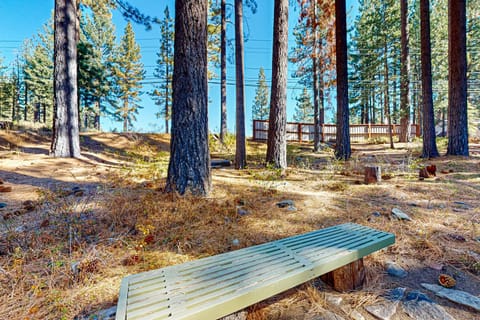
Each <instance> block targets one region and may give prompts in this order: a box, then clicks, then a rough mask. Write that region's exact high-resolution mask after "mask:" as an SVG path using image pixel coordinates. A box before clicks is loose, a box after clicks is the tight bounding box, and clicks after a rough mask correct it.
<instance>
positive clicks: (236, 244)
mask: <svg viewBox="0 0 480 320" xmlns="http://www.w3.org/2000/svg"><path fill="white" fill-rule="evenodd" d="M232 245H233V246H235V247H238V246H239V245H240V241H239V240H238V239H233V240H232Z"/></svg>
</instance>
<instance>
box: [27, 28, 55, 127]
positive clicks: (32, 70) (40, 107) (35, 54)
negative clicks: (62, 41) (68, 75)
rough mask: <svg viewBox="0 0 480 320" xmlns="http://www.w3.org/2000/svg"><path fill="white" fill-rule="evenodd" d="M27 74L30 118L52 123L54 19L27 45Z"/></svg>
mask: <svg viewBox="0 0 480 320" xmlns="http://www.w3.org/2000/svg"><path fill="white" fill-rule="evenodd" d="M23 58H24V60H25V66H24V77H25V85H26V91H27V92H26V97H27V98H26V100H27V101H26V102H25V106H24V108H26V114H27V120H30V121H33V122H43V123H44V124H45V125H46V126H48V127H50V126H51V125H52V121H53V120H52V119H53V21H52V20H50V21H49V22H48V23H47V24H45V25H44V26H43V29H42V32H41V33H39V34H38V35H37V36H36V37H34V38H33V39H32V40H30V41H29V42H28V43H27V44H26V45H25V50H24V54H23Z"/></svg>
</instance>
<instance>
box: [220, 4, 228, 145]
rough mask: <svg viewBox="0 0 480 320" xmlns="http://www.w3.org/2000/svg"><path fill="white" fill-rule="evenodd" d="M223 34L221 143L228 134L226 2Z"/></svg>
mask: <svg viewBox="0 0 480 320" xmlns="http://www.w3.org/2000/svg"><path fill="white" fill-rule="evenodd" d="M221 1H222V2H221V4H220V15H221V19H222V21H221V32H220V104H221V106H220V141H221V142H222V143H224V142H225V135H226V134H227V13H226V6H227V4H226V2H227V1H226V0H221Z"/></svg>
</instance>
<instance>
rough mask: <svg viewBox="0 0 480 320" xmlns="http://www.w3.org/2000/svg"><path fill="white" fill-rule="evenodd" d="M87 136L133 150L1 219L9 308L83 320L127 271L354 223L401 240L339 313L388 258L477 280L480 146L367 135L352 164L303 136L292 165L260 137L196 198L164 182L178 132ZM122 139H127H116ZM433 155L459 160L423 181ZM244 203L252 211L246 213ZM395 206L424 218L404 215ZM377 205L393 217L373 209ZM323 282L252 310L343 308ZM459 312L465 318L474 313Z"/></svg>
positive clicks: (367, 296)
mask: <svg viewBox="0 0 480 320" xmlns="http://www.w3.org/2000/svg"><path fill="white" fill-rule="evenodd" d="M84 139H85V140H88V141H90V144H89V146H90V147H91V148H90V151H92V149H94V151H92V152H94V153H96V154H100V153H103V152H104V151H105V153H108V155H109V156H110V157H111V158H112V159H115V158H116V159H120V160H123V161H126V160H128V162H123V164H119V165H117V166H115V167H114V168H111V169H110V170H109V171H106V172H105V173H104V174H102V176H101V178H102V183H100V184H98V187H97V189H96V190H91V192H89V193H88V194H86V195H83V196H80V197H76V196H74V195H71V194H69V190H68V189H67V190H61V189H60V190H59V189H57V190H43V191H42V192H41V194H40V198H39V201H38V204H37V205H36V208H35V210H34V211H33V212H30V213H26V214H24V215H22V216H19V217H13V218H11V219H7V220H2V221H3V222H2V221H0V222H2V223H3V226H2V228H0V230H1V232H0V283H1V286H0V305H1V306H2V307H1V308H0V318H2V319H4V318H10V319H72V318H74V317H75V316H78V315H82V314H83V315H84V314H89V313H91V312H93V311H95V310H98V309H102V308H104V307H108V306H111V305H113V304H115V303H116V299H117V297H118V289H119V284H120V281H121V279H122V277H124V276H125V275H127V274H132V273H138V272H141V271H145V270H151V269H155V268H160V267H163V266H167V265H173V264H178V263H182V262H185V261H189V260H193V259H198V258H201V257H205V256H210V255H214V254H218V253H222V252H227V251H230V250H234V249H238V248H242V247H247V246H251V245H255V244H260V243H264V242H267V241H271V240H275V239H279V238H283V237H286V236H290V235H294V234H298V233H302V232H306V231H310V230H314V229H318V228H322V227H327V226H331V225H335V224H338V223H343V222H357V223H361V224H364V225H368V226H371V227H374V228H378V229H382V230H385V231H389V232H393V233H395V235H396V239H397V242H396V244H395V245H394V246H392V247H390V248H389V249H387V250H384V251H382V252H378V253H375V254H372V255H370V256H369V257H368V258H366V265H367V281H366V284H365V287H364V289H363V290H361V291H358V292H353V293H350V294H344V295H342V297H343V299H344V301H346V302H347V303H348V305H349V306H350V309H349V310H338V312H339V314H342V313H343V314H345V316H346V317H347V316H348V313H349V312H351V311H352V310H361V307H362V306H364V305H367V304H369V303H371V302H373V301H375V299H377V296H378V295H379V294H381V293H382V292H384V290H387V289H388V288H391V287H392V285H393V284H392V283H391V281H390V280H389V278H388V277H387V276H385V274H384V271H383V270H384V263H385V261H386V260H393V261H396V262H397V263H399V264H400V265H402V266H403V267H405V268H406V269H408V270H417V269H422V268H426V267H427V266H428V265H431V264H433V263H436V264H442V265H448V266H451V267H452V268H455V270H458V272H459V273H462V274H465V275H467V276H468V279H476V281H478V276H479V274H480V270H479V269H480V265H479V263H480V262H479V261H477V260H476V256H475V255H474V254H472V252H473V253H475V252H476V253H477V254H478V253H479V243H478V242H476V241H475V238H477V237H479V236H480V229H479V228H480V212H479V208H480V187H479V185H480V183H479V182H480V175H479V174H478V172H479V169H480V167H479V160H480V158H479V157H478V155H475V156H472V157H470V158H457V157H442V158H440V159H436V160H434V161H422V160H419V159H418V158H417V156H418V154H417V153H416V152H417V151H416V150H415V147H416V146H413V147H411V146H409V147H408V148H407V147H404V148H403V149H399V150H395V151H390V150H388V149H385V148H383V147H381V148H380V147H379V146H378V145H372V146H356V147H355V148H356V150H355V152H354V157H353V158H352V160H351V161H349V162H341V161H336V160H334V159H333V158H332V153H331V151H330V150H328V149H327V150H325V151H324V152H321V153H317V154H315V153H312V152H310V151H309V148H308V146H305V145H300V146H291V147H289V160H290V168H289V169H288V170H287V171H286V172H280V171H278V170H275V169H273V168H265V167H264V166H263V154H264V149H265V145H263V144H257V143H249V149H248V152H249V155H250V156H249V169H248V170H244V171H241V172H239V171H235V170H233V169H221V170H214V172H213V175H214V176H213V185H214V189H213V192H212V194H211V195H210V196H209V197H208V198H195V197H178V196H176V195H174V194H164V193H163V192H162V188H163V186H164V178H165V175H166V170H165V166H166V164H167V161H168V153H167V152H166V150H168V148H167V146H168V139H167V138H166V137H163V136H161V137H156V136H146V137H143V136H141V135H136V136H132V137H130V136H121V137H120V138H118V137H117V138H115V137H114V135H107V134H101V135H88V136H86V137H85V138H84ZM118 139H120V146H119V145H115V146H113V145H112V143H113V142H112V141H114V140H116V141H117V142H119V140H118ZM95 141H96V142H97V144H95V143H94V142H95ZM15 143H16V144H21V141H15ZM133 146H136V147H135V148H134V147H133ZM139 146H141V147H139ZM228 150H229V148H228V146H227V147H225V148H220V149H219V151H218V152H219V153H218V154H217V155H219V156H224V157H225V156H226V157H227V158H232V155H231V154H226V153H225V152H227V151H228ZM371 163H375V164H378V165H380V166H382V170H384V171H385V172H387V173H388V174H389V177H390V179H389V180H387V181H384V182H382V183H381V184H378V185H368V186H367V185H363V184H362V183H360V182H361V181H363V175H362V174H363V172H362V168H363V166H364V165H366V164H371ZM424 163H435V164H436V165H437V167H438V168H439V171H440V170H442V169H446V170H451V171H453V172H451V173H448V174H439V175H438V177H437V178H435V179H427V180H424V181H419V180H417V178H416V174H417V168H418V166H419V165H422V164H424ZM284 199H291V200H294V201H295V205H296V207H297V209H298V210H297V211H292V212H291V211H286V210H285V209H280V208H277V206H276V205H275V203H276V202H278V201H280V200H284ZM460 202H463V203H464V204H461V203H460ZM238 206H241V207H242V208H243V209H245V210H247V211H248V212H249V214H248V215H245V216H240V215H238V214H237V207H238ZM393 207H398V208H400V209H402V210H403V211H405V212H406V213H408V214H409V215H410V216H411V217H412V218H413V219H414V222H413V223H412V222H398V221H396V220H393V219H392V218H391V216H390V210H391V209H392V208H393ZM374 211H377V212H379V213H380V214H381V216H379V217H374V216H372V213H373V212H374ZM213 231H214V232H213ZM456 236H457V237H456ZM458 236H461V237H463V238H464V239H465V240H466V241H463V240H462V239H461V238H459V237H458ZM233 240H235V241H233ZM237 240H238V241H237ZM237 243H238V244H237ZM412 274H415V273H414V272H412ZM420 280H422V279H413V280H412V281H413V282H414V283H418V282H419V281H420ZM458 282H460V283H459V286H460V288H462V286H464V287H465V289H466V290H468V289H472V286H470V287H469V286H468V284H466V283H462V281H461V280H460V281H458ZM478 283H479V282H477V286H478ZM473 285H474V284H473ZM322 288H323V289H325V288H324V286H323V285H322V284H319V283H317V282H311V283H307V284H304V285H302V286H300V287H298V288H295V289H292V290H290V291H288V292H286V293H284V294H282V295H279V296H276V297H273V298H271V299H269V300H266V301H264V302H261V303H259V304H257V305H255V306H252V307H250V308H249V316H248V319H249V320H260V319H302V315H304V314H307V313H309V312H313V313H314V312H317V311H321V310H324V309H331V306H329V305H328V303H327V302H326V301H325V293H324V291H325V290H323V289H322ZM473 288H475V287H474V286H473ZM327 291H328V290H327ZM477 291H478V289H477ZM473 293H475V294H479V292H473ZM460 312H463V313H461V314H462V315H463V316H465V319H469V316H472V313H469V311H466V310H463V309H462V310H461V311H460ZM295 315H296V316H295ZM365 316H366V315H365ZM473 318H474V315H473V316H472V317H471V319H473Z"/></svg>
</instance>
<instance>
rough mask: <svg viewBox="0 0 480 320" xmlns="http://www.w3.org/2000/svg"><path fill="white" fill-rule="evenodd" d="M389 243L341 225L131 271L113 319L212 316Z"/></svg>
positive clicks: (385, 236) (390, 238) (388, 238)
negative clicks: (157, 267) (155, 268)
mask: <svg viewBox="0 0 480 320" xmlns="http://www.w3.org/2000/svg"><path fill="white" fill-rule="evenodd" d="M394 242H395V236H394V235H393V234H390V233H386V232H381V231H378V230H375V229H371V228H368V227H364V226H360V225H357V224H343V225H338V226H334V227H330V228H326V229H321V230H317V231H313V232H309V233H306V234H302V235H298V236H294V237H290V238H285V239H281V240H277V241H273V242H269V243H265V244H261V245H257V246H253V247H248V248H244V249H240V250H236V251H232V252H228V253H224V254H220V255H216V256H212V257H208V258H203V259H199V260H196V261H191V262H187V263H184V264H180V265H175V266H171V267H166V268H162V269H158V270H153V271H149V272H144V273H140V274H135V275H131V276H128V277H126V278H124V279H123V281H122V284H121V288H120V296H119V300H118V307H117V315H116V319H117V320H126V319H128V320H134V319H142V320H147V319H195V320H201V319H217V318H220V317H223V316H226V315H228V314H231V313H233V312H236V311H238V310H241V309H243V308H245V307H247V306H249V305H251V304H254V303H256V302H259V301H261V300H264V299H266V298H269V297H271V296H273V295H275V294H278V293H280V292H283V291H285V290H288V289H290V288H293V287H295V286H297V285H299V284H302V283H304V282H306V281H308V280H311V279H314V278H316V277H318V276H320V275H323V274H325V273H328V272H330V271H332V270H335V269H337V268H339V267H342V266H344V265H347V264H349V263H351V262H354V261H356V260H358V259H361V258H362V257H364V256H366V255H368V254H370V253H372V252H375V251H377V250H380V249H382V248H385V247H387V246H389V245H391V244H393V243H394Z"/></svg>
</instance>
